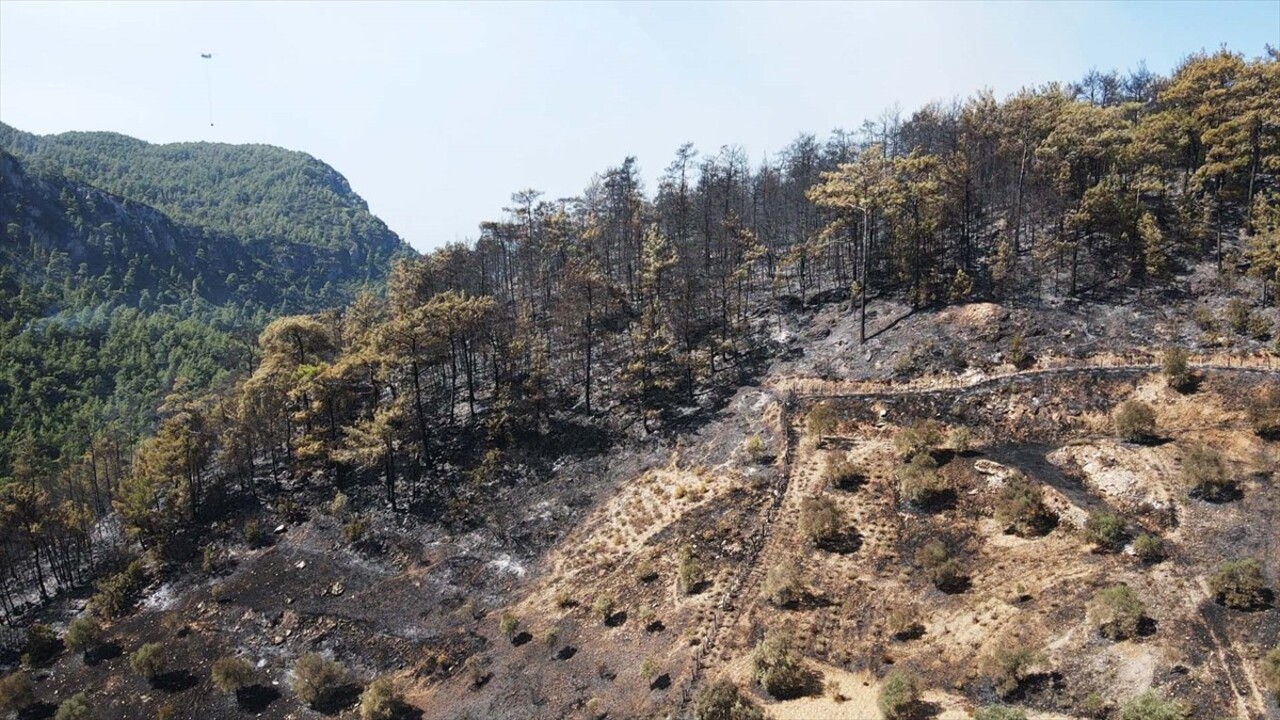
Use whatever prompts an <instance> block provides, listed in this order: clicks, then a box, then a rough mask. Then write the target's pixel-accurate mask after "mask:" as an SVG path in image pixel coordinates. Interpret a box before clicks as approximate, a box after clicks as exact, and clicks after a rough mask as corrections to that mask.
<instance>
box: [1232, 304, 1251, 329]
mask: <svg viewBox="0 0 1280 720" xmlns="http://www.w3.org/2000/svg"><path fill="white" fill-rule="evenodd" d="M1252 315H1253V311H1252V310H1251V309H1250V308H1249V303H1247V302H1245V301H1244V300H1241V299H1240V298H1233V299H1232V300H1231V302H1229V303H1227V327H1230V328H1231V329H1232V330H1234V331H1235V332H1237V333H1240V334H1244V333H1246V332H1248V331H1249V318H1250V317H1251V316H1252Z"/></svg>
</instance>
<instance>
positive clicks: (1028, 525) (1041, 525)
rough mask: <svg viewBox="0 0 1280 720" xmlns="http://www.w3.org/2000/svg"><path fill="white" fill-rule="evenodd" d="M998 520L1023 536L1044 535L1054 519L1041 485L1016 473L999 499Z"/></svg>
mask: <svg viewBox="0 0 1280 720" xmlns="http://www.w3.org/2000/svg"><path fill="white" fill-rule="evenodd" d="M996 521H997V522H999V523H1000V524H1001V525H1002V526H1004V527H1005V528H1006V529H1008V530H1012V531H1013V532H1014V533H1015V534H1017V535H1020V536H1022V537H1031V536H1034V535H1043V534H1044V533H1045V532H1046V531H1047V530H1048V529H1049V527H1050V526H1051V525H1052V524H1053V522H1054V517H1053V513H1052V512H1050V511H1049V508H1048V506H1046V505H1045V503H1044V491H1043V490H1041V489H1040V486H1039V485H1036V484H1035V483H1033V482H1031V481H1030V480H1029V479H1027V476H1026V475H1023V474H1022V473H1016V474H1015V475H1013V476H1012V477H1010V478H1009V480H1008V482H1006V483H1005V486H1004V487H1003V488H1001V489H1000V495H999V497H997V498H996Z"/></svg>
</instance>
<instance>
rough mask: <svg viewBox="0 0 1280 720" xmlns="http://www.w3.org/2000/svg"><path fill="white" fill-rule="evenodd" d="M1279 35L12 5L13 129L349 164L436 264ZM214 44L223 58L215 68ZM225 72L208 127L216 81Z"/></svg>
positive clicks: (1152, 20)
mask: <svg viewBox="0 0 1280 720" xmlns="http://www.w3.org/2000/svg"><path fill="white" fill-rule="evenodd" d="M1268 42H1270V43H1272V44H1280V0H1266V1H1259V2H1222V1H1219V2H1205V3H1199V2H1168V3H1164V2H1122V3H1115V4H1107V3H1068V2H1042V3H1030V4H1020V3H1014V2H990V3H961V2H944V3H938V4H929V3H925V2H910V3H905V4H877V3H848V4H837V3H815V4H800V3H794V2H793V3H785V4H769V3H758V2H752V3H708V4H689V3H676V2H664V3H656V4H642V3H635V2H629V3H621V4H606V3H596V2H592V3H569V2H561V3H548V4H537V3H515V4H498V3H492V4H487V3H471V4H446V3H435V2H430V3H428V2H390V3H385V4H375V3H371V2H362V3H358V4H342V3H337V2H319V3H303V2H272V3H234V2H215V3H208V4H200V3H187V2H183V3H173V4H164V3H159V2H145V3H136V4H134V3H89V2H76V3H69V4H60V3H51V2H38V3H27V2H15V1H12V0H3V1H0V120H3V121H4V122H6V123H9V124H11V125H14V126H16V127H18V128H21V129H23V130H28V131H31V132H37V133H53V132H61V131H64V130H113V131H117V132H122V133H126V134H128V135H133V136H136V137H140V138H143V139H145V140H149V141H152V142H172V141H181V140H212V141H222V142H235V143H248V142H256V143H270V144H274V145H281V146H284V147H287V148H292V149H297V150H304V151H306V152H308V153H311V154H312V155H315V156H317V157H319V158H321V159H323V160H325V161H327V162H328V163H330V164H332V165H333V166H334V167H336V168H337V169H338V170H339V171H340V172H342V173H343V174H345V175H346V176H347V178H348V179H349V180H350V181H351V184H352V186H353V187H354V188H355V190H356V191H357V192H359V193H360V194H361V195H362V196H364V198H365V199H366V200H368V202H369V205H370V207H371V208H372V209H373V211H374V212H375V213H377V214H378V215H379V216H380V217H382V218H383V219H384V220H385V221H386V222H387V223H388V224H389V225H390V226H391V227H392V229H394V230H396V231H397V232H399V233H400V234H401V236H403V237H404V238H405V239H406V240H408V241H409V242H410V243H412V244H413V245H414V246H415V247H417V248H419V249H427V248H430V247H434V246H437V245H440V244H442V243H444V242H447V241H451V240H461V239H466V238H470V237H474V236H475V235H476V233H477V229H476V228H477V225H478V223H479V222H480V221H482V220H487V219H495V218H497V217H499V216H500V214H501V208H502V207H503V206H504V205H507V204H508V200H509V197H510V195H511V193H512V192H514V191H517V190H520V189H523V188H527V187H532V188H537V189H539V190H543V191H545V192H546V193H547V194H548V196H550V197H564V196H570V195H576V194H578V193H580V192H581V191H582V189H583V188H584V187H585V186H586V184H587V182H588V181H589V180H590V178H591V175H592V174H593V173H597V172H601V171H603V170H604V169H605V168H607V167H609V166H611V165H616V164H618V163H619V162H620V161H621V160H622V159H623V158H624V157H625V156H627V155H635V156H637V157H638V158H639V161H640V164H641V167H642V168H643V170H644V174H645V179H646V182H647V186H648V188H649V189H650V190H652V188H653V187H654V185H655V182H656V178H657V176H658V174H659V173H660V172H661V170H662V168H663V167H665V166H666V165H667V164H668V163H669V162H670V160H671V158H672V156H673V154H674V151H675V149H676V148H677V147H678V146H679V145H680V144H681V143H682V142H685V141H692V142H694V143H695V144H696V145H697V146H698V148H699V149H701V150H702V151H703V152H715V151H716V150H717V149H718V148H719V147H720V146H721V145H725V144H738V145H741V146H742V147H744V148H745V149H746V151H747V152H748V153H749V155H750V157H751V158H752V160H753V162H758V161H759V160H760V159H762V158H763V157H764V156H765V155H766V154H774V153H776V152H777V151H778V150H780V149H781V148H782V147H784V146H785V145H786V144H787V143H788V142H790V141H791V140H792V139H793V138H794V137H795V136H796V135H797V134H798V133H800V132H802V131H806V132H813V133H816V134H818V135H819V136H824V135H825V134H826V133H827V132H828V131H829V130H831V129H832V128H835V127H843V128H846V129H849V130H856V129H857V128H858V127H860V125H861V124H862V121H863V120H864V119H867V118H871V117H875V116H877V115H879V114H880V112H881V111H883V110H884V109H885V108H887V107H889V106H892V105H894V104H895V103H896V104H898V105H899V106H900V108H901V109H902V111H903V113H904V115H906V114H909V113H910V111H912V110H913V109H915V108H917V107H919V106H920V105H921V104H923V103H925V102H928V101H930V100H936V99H944V100H945V99H950V98H952V97H956V96H964V95H968V94H969V93H971V92H973V91H975V90H978V89H980V88H982V87H990V88H991V89H993V90H994V91H995V92H996V94H997V95H998V96H1003V95H1005V94H1008V93H1010V92H1013V91H1014V90H1016V89H1018V88H1019V87H1021V86H1024V85H1034V84H1040V83H1042V82H1046V81H1050V80H1063V81H1066V80H1073V79H1077V78H1079V77H1080V76H1082V75H1083V74H1084V73H1085V72H1086V71H1088V70H1089V69H1090V68H1092V67H1097V68H1099V69H1104V70H1105V69H1109V68H1113V67H1114V68H1119V69H1122V70H1123V69H1126V68H1131V67H1134V66H1136V65H1137V63H1138V62H1139V61H1142V60H1145V61H1146V62H1147V65H1148V67H1149V68H1150V69H1152V70H1154V71H1157V72H1161V73H1167V72H1168V71H1169V70H1170V69H1171V68H1172V67H1173V66H1174V65H1175V64H1176V63H1177V62H1178V61H1179V60H1180V59H1181V58H1182V57H1183V56H1185V55H1186V54H1188V53H1190V52H1193V51H1196V50H1200V49H1202V48H1203V49H1210V50H1213V49H1216V48H1217V47H1219V46H1221V45H1223V44H1225V45H1226V46H1227V47H1229V48H1231V49H1233V50H1237V51H1240V52H1243V53H1245V54H1246V55H1248V56H1251V57H1252V56H1257V55H1260V54H1262V52H1263V49H1264V45H1265V44H1266V43H1268ZM202 52H212V53H214V58H213V60H211V61H208V60H202V59H201V58H200V53H202ZM206 70H207V71H209V72H210V73H211V80H212V90H213V92H212V96H213V120H214V123H215V125H214V127H209V119H208V105H207V93H206V81H205V72H206Z"/></svg>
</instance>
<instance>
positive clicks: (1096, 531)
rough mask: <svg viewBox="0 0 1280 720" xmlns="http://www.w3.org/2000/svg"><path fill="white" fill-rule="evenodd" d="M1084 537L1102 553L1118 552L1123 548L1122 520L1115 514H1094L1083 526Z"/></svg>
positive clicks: (1123, 530)
mask: <svg viewBox="0 0 1280 720" xmlns="http://www.w3.org/2000/svg"><path fill="white" fill-rule="evenodd" d="M1084 536H1085V538H1086V539H1087V540H1088V541H1089V542H1091V543H1093V544H1094V545H1095V546H1096V547H1097V549H1098V550H1100V551H1102V552H1119V551H1120V550H1121V549H1122V548H1123V547H1124V542H1125V539H1126V538H1127V537H1128V535H1127V534H1126V533H1125V529H1124V520H1123V519H1121V517H1120V516H1119V515H1116V514H1115V513H1109V512H1106V511H1103V510H1100V511H1097V512H1094V513H1093V514H1091V515H1090V516H1089V519H1088V520H1086V521H1085V524H1084Z"/></svg>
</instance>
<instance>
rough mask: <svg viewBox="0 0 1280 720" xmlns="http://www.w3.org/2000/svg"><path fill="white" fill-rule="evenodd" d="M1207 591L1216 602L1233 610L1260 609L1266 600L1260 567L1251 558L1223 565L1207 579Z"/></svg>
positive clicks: (1264, 583)
mask: <svg viewBox="0 0 1280 720" xmlns="http://www.w3.org/2000/svg"><path fill="white" fill-rule="evenodd" d="M1209 589H1210V590H1212V591H1213V595H1214V599H1215V600H1216V601H1217V602H1219V603H1221V604H1223V605H1225V606H1227V607H1229V608H1232V609H1235V610H1251V609H1253V608H1257V607H1261V606H1263V605H1264V604H1265V603H1266V599H1267V582H1266V579H1265V578H1263V576H1262V567H1261V566H1260V565H1258V561H1257V560H1254V559H1253V558H1246V559H1243V560H1232V561H1229V562H1225V563H1223V564H1222V565H1221V566H1220V567H1219V568H1218V571H1217V572H1216V573H1214V575H1213V577H1211V578H1209Z"/></svg>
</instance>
